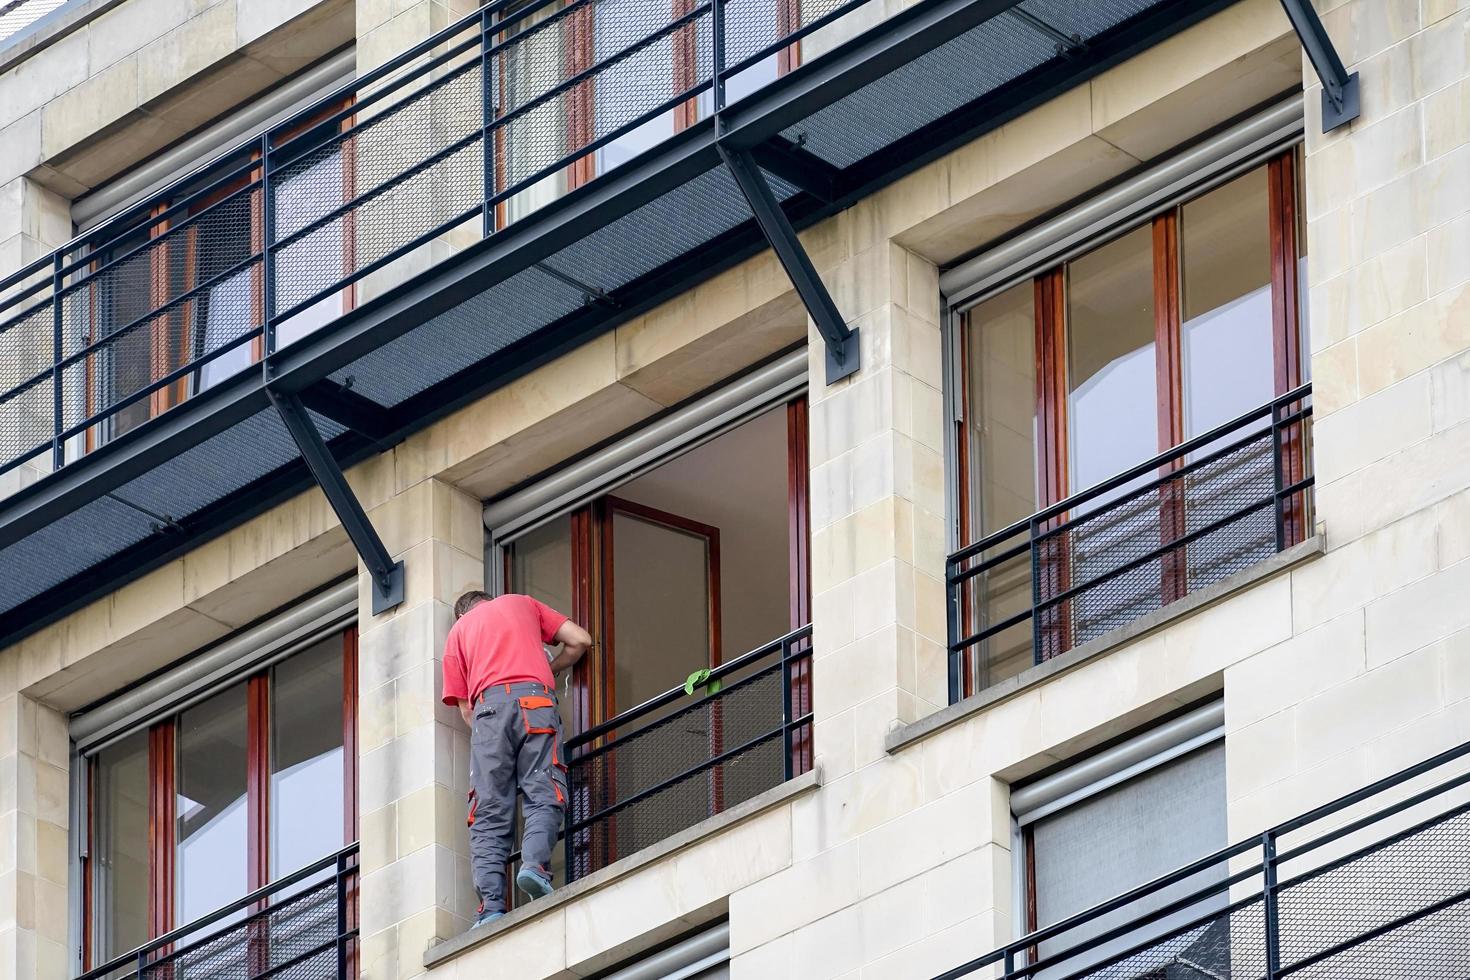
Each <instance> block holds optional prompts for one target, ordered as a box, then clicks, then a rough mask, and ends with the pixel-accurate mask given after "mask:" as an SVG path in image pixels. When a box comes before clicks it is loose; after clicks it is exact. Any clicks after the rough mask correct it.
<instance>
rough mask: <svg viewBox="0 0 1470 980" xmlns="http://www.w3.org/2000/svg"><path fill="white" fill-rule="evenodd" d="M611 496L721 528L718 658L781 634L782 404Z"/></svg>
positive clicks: (784, 547) (785, 620)
mask: <svg viewBox="0 0 1470 980" xmlns="http://www.w3.org/2000/svg"><path fill="white" fill-rule="evenodd" d="M616 495H617V496H619V497H622V498H623V499H625V500H631V501H633V502H635V503H640V504H645V505H647V506H649V507H656V508H658V509H659V510H663V511H668V512H670V513H674V514H678V515H680V516H681V517H687V518H690V519H692V520H696V521H699V522H700V523H702V524H709V525H711V526H713V527H717V528H719V529H720V605H721V616H720V620H721V622H720V626H721V647H722V655H723V658H724V659H726V660H730V659H732V658H734V657H738V656H740V655H741V654H742V653H746V652H747V651H750V650H753V649H755V648H756V647H758V646H760V645H762V644H764V643H766V642H769V641H770V640H773V639H775V638H776V637H778V636H780V635H782V634H783V633H785V632H786V631H787V629H788V628H789V617H790V594H791V587H790V578H791V575H790V566H789V549H790V541H789V538H788V533H789V532H788V529H787V487H786V409H785V407H784V406H782V407H778V408H775V409H772V410H771V411H768V412H766V413H765V414H763V415H761V416H759V417H757V418H755V419H752V420H751V421H749V422H747V423H745V424H744V425H742V426H740V427H739V428H738V429H734V430H732V431H730V432H728V433H726V434H724V435H722V436H720V437H719V438H718V439H715V440H713V441H711V442H708V443H705V444H704V445H703V446H700V447H699V448H698V449H695V450H693V451H692V452H689V453H685V454H684V455H683V456H680V457H679V458H677V459H675V460H673V461H671V462H669V463H667V464H665V465H663V466H661V467H659V468H658V469H656V470H654V471H652V472H651V473H647V474H645V475H643V476H641V477H639V478H638V479H636V480H634V481H632V482H631V483H627V484H625V485H624V486H622V487H619V488H618V489H617V491H616Z"/></svg>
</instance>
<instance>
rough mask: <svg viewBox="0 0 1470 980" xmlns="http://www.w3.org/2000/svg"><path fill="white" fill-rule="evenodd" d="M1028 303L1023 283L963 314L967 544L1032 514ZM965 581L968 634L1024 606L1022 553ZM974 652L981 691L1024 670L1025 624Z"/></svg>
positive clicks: (1026, 580) (1025, 562)
mask: <svg viewBox="0 0 1470 980" xmlns="http://www.w3.org/2000/svg"><path fill="white" fill-rule="evenodd" d="M1035 297H1036V290H1035V286H1034V285H1033V283H1032V282H1031V281H1030V280H1027V281H1026V282H1023V283H1020V284H1019V285H1016V286H1013V287H1012V288H1010V289H1008V290H1006V291H1005V292H1003V293H1001V294H999V295H998V296H995V297H992V298H991V299H988V300H986V301H985V302H984V303H981V304H980V305H979V306H977V307H975V308H974V309H972V310H971V311H970V312H969V313H968V314H967V315H966V320H965V322H966V327H967V330H968V331H969V334H968V339H969V344H968V352H967V353H968V356H969V360H970V363H969V384H970V391H969V395H968V398H969V411H968V415H969V442H970V445H969V460H970V487H971V495H970V498H971V526H972V528H974V530H973V531H972V533H971V539H972V540H979V539H980V538H982V537H984V536H985V535H987V534H990V533H993V532H995V531H998V530H1000V529H1001V528H1004V527H1007V526H1009V525H1011V524H1014V523H1015V522H1017V521H1020V520H1024V519H1026V518H1027V517H1029V516H1031V515H1032V514H1033V513H1035V512H1036V510H1037V508H1038V499H1037V498H1038V494H1037V488H1036V474H1037V458H1036V453H1037V450H1036V435H1037V432H1036V322H1035V309H1034V307H1035ZM1017 540H1019V539H1017ZM1015 543H1016V541H1007V542H1005V543H1004V544H1002V545H1001V546H1000V547H1001V548H1004V547H1007V546H1009V545H1012V544H1015ZM982 557H986V556H982ZM971 582H972V585H971V589H970V593H969V595H968V596H967V599H968V608H967V610H966V612H967V615H968V619H969V623H970V626H969V630H972V631H979V630H983V629H984V628H985V627H986V626H988V625H989V624H991V623H998V622H1001V621H1002V620H1005V619H1007V618H1009V617H1011V616H1014V615H1016V614H1018V613H1021V612H1023V611H1024V610H1025V609H1026V608H1028V607H1029V606H1030V604H1031V562H1030V559H1029V557H1027V556H1025V555H1023V556H1020V557H1019V558H1016V559H1013V560H1011V561H1008V562H1005V563H1003V564H1002V565H999V566H997V567H995V568H993V569H991V570H989V571H986V572H984V573H982V574H981V575H979V576H977V577H976V578H974V579H972V580H971ZM974 650H975V653H974V663H973V665H972V670H973V675H974V682H975V687H976V689H983V688H985V687H989V686H990V685H991V684H994V683H996V682H997V681H1000V680H1003V679H1004V678H1006V677H1009V676H1011V675H1013V674H1015V673H1018V672H1019V671H1021V670H1024V669H1026V668H1027V667H1029V666H1031V663H1032V643H1031V626H1030V624H1029V623H1021V624H1018V625H1016V626H1013V627H1011V628H1010V629H1008V630H1005V631H1002V632H1000V633H998V634H996V635H995V636H992V637H989V638H988V639H986V640H984V641H982V642H981V643H980V644H978V645H977V646H976V647H975V648H974Z"/></svg>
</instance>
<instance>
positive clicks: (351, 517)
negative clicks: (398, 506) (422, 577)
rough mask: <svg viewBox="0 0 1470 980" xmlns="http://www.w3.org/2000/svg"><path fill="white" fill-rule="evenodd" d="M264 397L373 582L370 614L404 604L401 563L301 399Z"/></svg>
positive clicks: (273, 394) (269, 391)
mask: <svg viewBox="0 0 1470 980" xmlns="http://www.w3.org/2000/svg"><path fill="white" fill-rule="evenodd" d="M266 394H267V395H269V396H270V400H271V404H273V405H275V406H276V411H277V412H279V413H280V416H281V421H282V422H284V423H285V424H286V431H287V432H290V433H291V438H292V439H294V440H295V442H296V448H298V449H300V450H301V457H302V458H303V459H304V460H306V465H307V467H308V468H309V469H310V470H311V475H312V476H313V477H314V478H315V479H316V482H317V486H319V487H321V488H322V493H324V494H326V495H327V503H329V504H331V505H332V510H334V511H336V512H337V519H338V520H340V521H341V522H342V527H343V529H344V530H346V532H347V537H348V538H350V539H351V540H352V546H353V547H354V548H356V549H357V555H358V557H359V558H361V559H362V563H363V564H364V565H366V566H367V570H368V575H370V576H371V577H372V580H373V615H374V616H377V615H380V614H382V613H385V612H387V611H388V610H389V609H392V608H393V607H394V606H396V605H398V604H399V603H401V602H402V601H403V562H401V561H400V562H395V561H394V560H393V556H392V555H390V554H388V549H387V548H385V547H384V546H383V540H382V539H381V538H379V537H378V532H377V531H375V530H373V525H372V522H371V521H369V520H368V516H367V514H366V513H365V512H364V511H363V509H362V504H361V503H359V502H358V500H357V496H356V495H355V494H354V493H353V492H352V487H350V486H348V484H347V478H346V477H345V476H343V475H342V468H341V467H340V466H338V465H337V461H336V460H335V459H333V458H332V453H331V451H330V450H329V449H327V444H326V443H325V442H323V441H322V436H321V433H320V432H318V431H317V428H316V424H315V423H314V422H312V420H311V416H310V415H309V414H307V411H306V406H304V405H302V404H301V399H300V398H299V397H297V396H296V395H294V394H282V393H280V392H278V391H276V390H274V389H273V388H266Z"/></svg>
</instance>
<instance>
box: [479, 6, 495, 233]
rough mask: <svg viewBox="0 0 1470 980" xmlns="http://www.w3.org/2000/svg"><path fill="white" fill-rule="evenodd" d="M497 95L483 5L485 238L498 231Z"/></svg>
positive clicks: (486, 12) (482, 223)
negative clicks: (494, 128) (493, 124)
mask: <svg viewBox="0 0 1470 980" xmlns="http://www.w3.org/2000/svg"><path fill="white" fill-rule="evenodd" d="M494 95H495V91H494V88H493V87H492V86H491V84H490V8H489V7H484V8H482V9H481V13H480V158H481V160H483V161H484V163H483V166H484V168H485V173H484V180H483V181H482V183H483V184H484V194H483V198H482V200H481V206H482V207H483V208H484V209H485V210H484V212H483V213H482V214H481V215H480V218H481V221H480V228H481V234H482V236H483V237H485V238H489V237H490V236H491V235H493V234H494V233H495V208H493V207H492V206H491V205H490V199H491V198H492V197H494V196H495V150H494V139H495V134H494V133H492V132H491V131H490V123H491V121H492V120H493V119H494V118H495V100H494Z"/></svg>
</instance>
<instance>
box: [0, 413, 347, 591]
mask: <svg viewBox="0 0 1470 980" xmlns="http://www.w3.org/2000/svg"><path fill="white" fill-rule="evenodd" d="M312 419H313V421H315V423H316V425H317V428H318V430H319V431H320V432H321V434H322V438H323V439H328V440H330V439H333V438H335V437H336V436H338V435H341V434H342V432H343V431H344V430H343V429H342V427H341V426H340V425H338V424H336V423H335V422H332V421H330V420H328V419H325V418H323V417H322V416H320V415H316V414H313V415H312ZM298 455H299V454H298V453H297V451H296V446H295V443H293V442H292V441H291V437H290V434H289V433H287V432H286V429H285V426H283V425H282V424H281V420H280V418H279V417H278V416H277V415H276V414H275V412H274V410H270V411H265V412H261V413H259V414H257V415H252V416H250V417H249V418H247V419H244V420H243V421H241V422H239V423H237V424H236V425H234V426H231V427H230V428H229V429H226V430H225V431H224V432H222V433H220V434H218V435H216V436H214V437H213V438H211V439H207V440H205V441H204V442H201V443H199V444H198V445H196V446H194V447H192V448H190V449H188V450H186V451H184V452H182V453H180V454H179V455H177V456H175V457H173V458H172V459H169V460H168V461H167V462H165V463H163V464H161V465H160V466H158V467H156V468H155V469H152V470H149V471H148V472H146V473H144V474H142V475H141V476H138V477H135V478H134V479H133V480H130V481H129V482H127V483H124V484H123V485H122V486H120V487H118V488H117V489H116V490H114V491H113V492H112V493H110V494H108V495H106V496H103V497H100V498H98V499H96V500H93V501H91V502H90V503H88V504H86V505H84V506H82V507H79V508H77V509H76V510H74V511H71V512H70V513H68V514H66V515H64V516H63V517H61V518H58V519H57V520H56V521H54V522H52V523H51V524H48V525H46V526H45V527H42V528H40V529H38V530H36V531H34V532H32V533H31V534H29V535H27V536H26V537H24V538H21V539H20V540H19V541H17V542H15V543H14V544H12V545H10V546H8V547H6V548H4V549H0V604H3V605H4V606H7V607H10V606H15V605H17V604H19V603H21V602H24V601H25V600H26V599H29V598H31V597H33V596H36V595H39V594H40V593H42V592H44V591H46V589H48V588H50V587H52V586H54V585H58V584H60V583H62V582H64V581H66V580H67V579H69V578H71V577H72V576H74V575H78V574H80V573H82V572H85V571H87V570H88V569H90V568H93V567H95V566H97V565H99V564H101V563H103V562H106V561H108V560H110V559H112V558H113V557H114V556H115V555H117V554H118V553H119V552H122V551H124V550H126V549H127V548H129V547H131V546H132V545H135V544H138V543H139V542H141V541H142V540H143V539H144V538H147V537H148V536H149V535H151V534H153V533H155V532H159V531H163V532H164V533H168V532H167V529H166V525H165V524H164V523H163V521H164V520H182V519H185V518H187V517H189V516H191V515H193V514H195V513H197V512H198V511H200V510H201V509H203V508H205V507H207V506H209V505H210V504H213V503H216V502H218V501H220V500H222V499H223V498H225V497H227V496H229V495H230V494H232V493H237V492H239V491H240V490H243V489H244V488H245V487H247V486H249V485H250V484H251V483H253V482H254V481H256V480H258V479H259V478H261V477H263V476H266V475H267V474H269V473H271V472H274V471H275V470H276V469H278V468H280V467H281V466H284V465H286V464H287V463H290V462H291V461H293V460H295V459H296V458H297V457H298Z"/></svg>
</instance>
